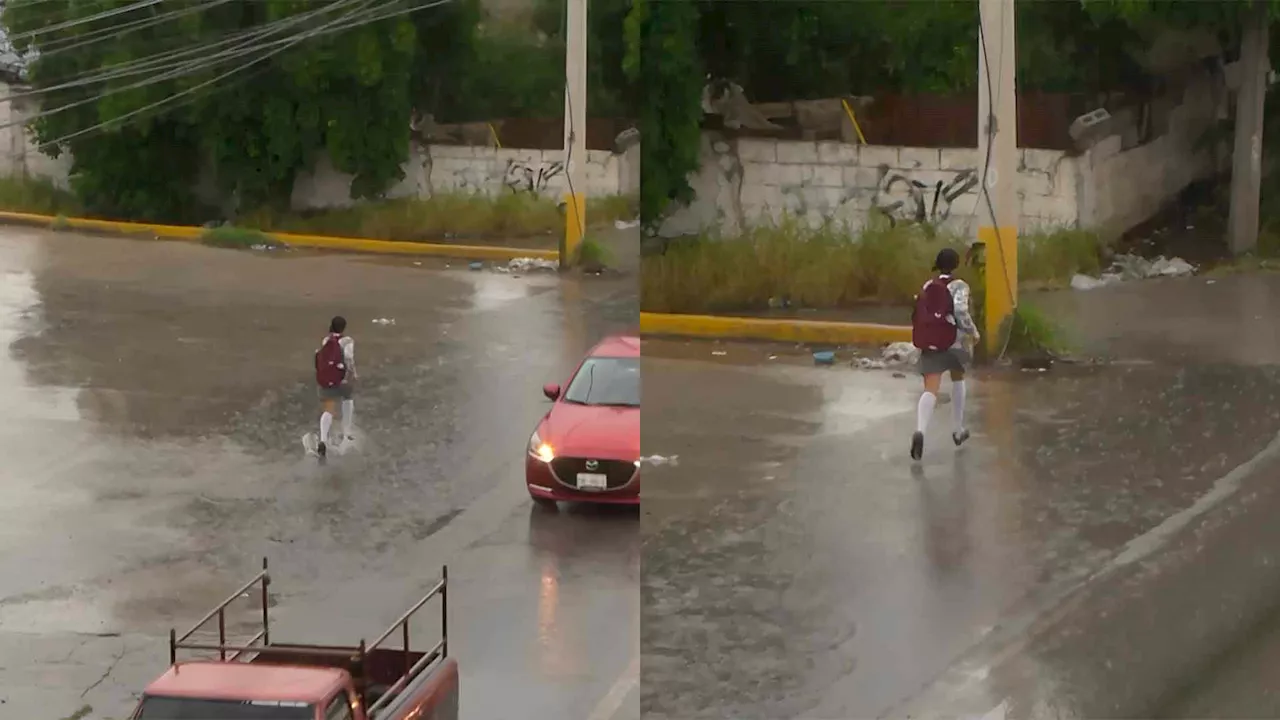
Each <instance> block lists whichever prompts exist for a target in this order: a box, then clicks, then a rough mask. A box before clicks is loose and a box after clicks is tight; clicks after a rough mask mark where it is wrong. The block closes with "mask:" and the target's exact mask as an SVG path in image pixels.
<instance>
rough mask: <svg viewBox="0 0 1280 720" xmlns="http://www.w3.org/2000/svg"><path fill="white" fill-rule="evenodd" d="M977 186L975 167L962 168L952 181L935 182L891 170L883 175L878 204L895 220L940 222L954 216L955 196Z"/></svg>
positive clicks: (892, 221)
mask: <svg viewBox="0 0 1280 720" xmlns="http://www.w3.org/2000/svg"><path fill="white" fill-rule="evenodd" d="M977 186H978V173H977V172H976V171H974V170H960V171H958V172H957V173H956V174H955V177H953V178H951V180H950V181H944V180H938V181H936V182H935V183H933V184H932V185H930V184H929V183H925V182H922V181H920V180H916V179H913V178H910V177H907V176H906V175H905V174H903V173H901V172H898V171H896V170H892V171H888V172H885V173H884V175H883V176H882V177H881V178H880V184H879V185H878V186H877V187H876V197H875V208H876V209H877V210H878V211H880V212H881V213H883V214H884V215H885V216H886V217H887V218H889V222H890V223H892V224H897V223H900V222H902V223H914V224H917V225H940V224H942V223H943V222H945V221H946V220H947V218H949V217H951V205H952V203H954V202H955V200H956V198H958V197H960V196H961V195H964V194H965V193H967V192H969V191H970V190H973V189H974V188H976V187H977Z"/></svg>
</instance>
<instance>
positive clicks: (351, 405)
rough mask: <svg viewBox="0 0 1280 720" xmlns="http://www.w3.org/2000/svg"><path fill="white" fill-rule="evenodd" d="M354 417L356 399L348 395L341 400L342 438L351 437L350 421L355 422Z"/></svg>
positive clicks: (348, 438)
mask: <svg viewBox="0 0 1280 720" xmlns="http://www.w3.org/2000/svg"><path fill="white" fill-rule="evenodd" d="M355 417H356V401H355V400H352V399H351V397H350V396H348V397H346V398H344V399H343V401H342V439H343V440H350V439H351V423H353V422H355Z"/></svg>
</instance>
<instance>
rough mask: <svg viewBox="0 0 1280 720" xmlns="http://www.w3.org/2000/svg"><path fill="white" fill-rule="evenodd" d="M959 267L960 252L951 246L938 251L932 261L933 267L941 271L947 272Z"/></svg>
mask: <svg viewBox="0 0 1280 720" xmlns="http://www.w3.org/2000/svg"><path fill="white" fill-rule="evenodd" d="M958 267H960V253H958V252H956V251H955V250H952V249H951V248H942V249H941V250H939V251H938V257H937V259H935V260H934V261H933V269H934V270H937V271H938V272H942V273H949V272H952V271H954V270H955V269H956V268H958Z"/></svg>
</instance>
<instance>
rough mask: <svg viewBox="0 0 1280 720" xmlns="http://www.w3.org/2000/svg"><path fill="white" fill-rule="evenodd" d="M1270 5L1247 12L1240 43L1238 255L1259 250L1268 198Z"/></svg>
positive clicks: (1232, 218) (1234, 231)
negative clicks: (1261, 214) (1265, 134)
mask: <svg viewBox="0 0 1280 720" xmlns="http://www.w3.org/2000/svg"><path fill="white" fill-rule="evenodd" d="M1267 5H1268V3H1266V2H1261V0H1255V1H1254V2H1253V3H1252V4H1251V5H1250V7H1249V8H1248V9H1247V10H1245V11H1244V28H1243V29H1244V33H1243V35H1242V37H1241V39H1240V91H1239V94H1238V95H1237V96H1236V134H1235V152H1234V153H1233V155H1232V157H1231V214H1230V215H1229V216H1228V220H1227V237H1228V238H1229V239H1230V243H1231V252H1232V254H1234V255H1239V254H1241V253H1246V252H1250V251H1252V250H1255V249H1257V247H1258V211H1259V204H1260V200H1259V198H1260V196H1261V194H1262V126H1263V108H1264V107H1265V103H1266V99H1267V82H1268V80H1269V76H1270V74H1271V73H1270V70H1271V63H1270V62H1269V60H1268V58H1267V44H1268V41H1269V38H1270V32H1269V29H1270V28H1269V27H1268V20H1267Z"/></svg>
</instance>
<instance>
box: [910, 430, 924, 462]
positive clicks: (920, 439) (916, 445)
mask: <svg viewBox="0 0 1280 720" xmlns="http://www.w3.org/2000/svg"><path fill="white" fill-rule="evenodd" d="M922 457H924V433H922V432H915V433H913V434H912V435H911V459H912V460H919V459H920V458H922Z"/></svg>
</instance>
